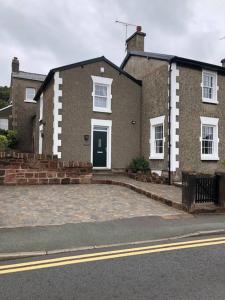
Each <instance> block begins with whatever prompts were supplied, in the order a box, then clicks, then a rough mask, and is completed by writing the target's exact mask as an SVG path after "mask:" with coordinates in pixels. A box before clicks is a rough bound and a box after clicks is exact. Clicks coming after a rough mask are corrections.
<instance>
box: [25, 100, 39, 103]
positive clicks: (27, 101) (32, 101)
mask: <svg viewBox="0 0 225 300" xmlns="http://www.w3.org/2000/svg"><path fill="white" fill-rule="evenodd" d="M24 102H26V103H37V102H36V101H34V100H24Z"/></svg>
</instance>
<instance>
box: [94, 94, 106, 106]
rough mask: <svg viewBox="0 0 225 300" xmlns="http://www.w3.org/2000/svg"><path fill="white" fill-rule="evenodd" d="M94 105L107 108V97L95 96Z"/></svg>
mask: <svg viewBox="0 0 225 300" xmlns="http://www.w3.org/2000/svg"><path fill="white" fill-rule="evenodd" d="M94 106H96V107H103V108H107V98H106V97H97V96H95V105H94Z"/></svg>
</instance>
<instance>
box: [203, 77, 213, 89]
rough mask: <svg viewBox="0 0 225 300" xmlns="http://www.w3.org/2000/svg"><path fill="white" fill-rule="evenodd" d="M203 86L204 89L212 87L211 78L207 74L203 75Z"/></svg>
mask: <svg viewBox="0 0 225 300" xmlns="http://www.w3.org/2000/svg"><path fill="white" fill-rule="evenodd" d="M203 84H204V86H206V87H213V76H212V75H209V74H204V76H203Z"/></svg>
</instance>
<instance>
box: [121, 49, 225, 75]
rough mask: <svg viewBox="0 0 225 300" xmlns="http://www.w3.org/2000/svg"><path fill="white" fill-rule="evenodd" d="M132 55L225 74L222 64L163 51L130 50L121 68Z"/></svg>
mask: <svg viewBox="0 0 225 300" xmlns="http://www.w3.org/2000/svg"><path fill="white" fill-rule="evenodd" d="M131 56H139V57H146V58H148V59H151V58H152V59H158V60H163V61H167V62H169V63H170V62H177V63H179V64H181V65H186V66H189V67H195V68H199V69H202V68H206V69H210V70H212V71H217V72H220V73H223V74H225V68H224V67H222V66H218V65H214V64H209V63H206V62H202V61H198V60H193V59H188V58H184V57H179V56H176V55H168V54H161V53H153V52H144V51H129V52H128V53H127V55H126V57H125V58H124V60H123V62H122V64H121V66H120V68H121V69H123V68H124V67H125V65H126V63H127V61H128V60H129V58H130V57H131Z"/></svg>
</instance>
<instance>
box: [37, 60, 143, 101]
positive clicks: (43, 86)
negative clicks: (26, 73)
mask: <svg viewBox="0 0 225 300" xmlns="http://www.w3.org/2000/svg"><path fill="white" fill-rule="evenodd" d="M99 61H104V62H106V63H107V64H109V65H110V66H111V67H113V68H114V69H116V70H117V71H119V72H120V74H123V75H125V76H126V77H128V78H129V79H131V80H132V81H134V82H135V83H137V84H138V85H142V81H141V80H137V79H136V78H134V77H133V76H131V75H130V74H128V73H127V72H125V71H124V70H123V69H121V68H120V67H118V66H117V65H115V64H114V63H112V62H111V61H110V60H108V59H107V58H105V57H104V56H100V57H97V58H93V59H89V60H84V61H80V62H77V63H74V64H70V65H65V66H62V67H58V68H54V69H51V70H50V71H49V73H48V75H47V76H46V78H45V81H44V82H43V83H42V85H41V86H40V88H39V89H38V91H37V93H36V95H35V97H34V100H38V99H39V97H40V96H41V93H42V92H43V90H44V89H45V88H46V86H47V85H48V83H49V82H50V80H51V79H52V77H53V75H54V73H55V72H58V71H64V70H68V69H72V68H76V67H81V66H84V65H88V64H93V63H96V62H99Z"/></svg>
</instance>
